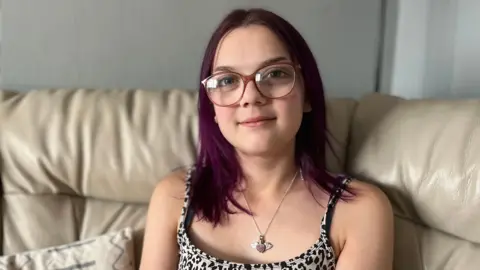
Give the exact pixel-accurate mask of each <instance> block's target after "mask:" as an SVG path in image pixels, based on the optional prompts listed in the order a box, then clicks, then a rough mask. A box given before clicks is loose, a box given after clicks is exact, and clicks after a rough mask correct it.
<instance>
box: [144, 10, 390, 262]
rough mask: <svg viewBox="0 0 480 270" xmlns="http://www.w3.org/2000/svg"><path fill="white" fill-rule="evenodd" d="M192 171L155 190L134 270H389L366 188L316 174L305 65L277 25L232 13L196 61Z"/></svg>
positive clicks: (317, 141) (318, 104) (287, 28)
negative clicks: (197, 83) (197, 138)
mask: <svg viewBox="0 0 480 270" xmlns="http://www.w3.org/2000/svg"><path fill="white" fill-rule="evenodd" d="M198 110H199V111H198V113H199V128H200V143H199V147H200V149H199V154H198V159H197V162H196V164H195V165H194V166H193V167H191V168H189V169H186V170H177V171H174V172H173V173H171V174H170V175H168V176H167V177H166V178H165V179H162V180H161V181H160V182H159V184H158V186H157V187H156V189H155V191H154V193H153V195H152V198H151V202H150V206H149V211H148V217H147V224H146V229H145V240H144V247H143V252H142V258H141V270H166V269H181V270H187V269H188V270H190V269H340V270H352V269H355V270H363V269H365V270H380V269H381V270H388V269H392V262H393V215H392V210H391V207H390V204H389V201H388V199H387V198H386V196H385V195H384V194H383V193H382V192H381V191H380V190H379V189H377V188H375V187H374V186H371V185H368V184H365V183H362V182H360V181H357V180H353V179H350V178H349V177H347V176H343V175H333V174H331V173H329V172H327V170H326V167H325V148H326V146H327V145H328V143H327V135H326V123H325V122H326V117H325V100H324V93H323V89H322V81H321V78H320V75H319V71H318V69H317V65H316V63H315V59H314V57H313V55H312V52H311V51H310V49H309V47H308V45H307V44H306V42H305V41H304V39H303V38H302V37H301V35H300V34H299V33H298V32H297V31H296V30H295V29H294V27H293V26H292V25H290V24H289V23H288V22H287V21H285V20H284V19H282V18H281V17H279V16H277V15H276V14H274V13H272V12H269V11H266V10H261V9H252V10H235V11H233V12H231V13H230V14H229V15H228V16H227V17H226V18H225V19H224V20H223V22H222V23H221V24H220V25H219V26H218V28H217V30H216V31H215V33H214V34H213V36H212V38H211V40H210V42H209V44H208V47H207V49H206V52H205V57H204V60H203V63H202V68H201V84H200V92H199V108H198Z"/></svg>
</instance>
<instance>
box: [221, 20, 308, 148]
mask: <svg viewBox="0 0 480 270" xmlns="http://www.w3.org/2000/svg"><path fill="white" fill-rule="evenodd" d="M279 63H291V64H295V63H293V62H292V59H291V58H290V56H289V53H288V52H287V50H286V48H285V47H284V45H283V44H282V42H281V41H280V40H279V39H278V38H277V36H276V35H275V34H274V33H273V32H271V31H270V30H269V29H268V28H266V27H264V26H257V25H252V26H247V27H241V28H237V29H235V30H233V31H231V32H230V33H228V34H227V35H226V36H225V37H224V38H223V39H222V41H221V42H220V44H219V46H218V49H217V53H216V57H215V60H214V64H213V69H212V70H213V72H212V74H218V73H220V72H225V71H233V72H237V73H240V74H242V75H244V76H246V75H250V74H253V73H254V72H256V71H258V69H260V68H262V67H264V66H265V64H279ZM277 67H278V66H277ZM277 67H275V69H269V68H266V69H263V70H264V71H265V72H264V75H261V76H260V77H262V78H265V83H264V84H263V85H264V86H262V87H261V88H262V89H263V91H265V92H267V91H266V90H265V89H268V91H277V90H276V89H280V87H288V89H292V91H291V92H289V94H288V95H286V96H284V97H282V98H278V99H269V98H266V97H264V96H262V95H261V93H260V92H259V89H258V88H257V86H256V84H255V82H254V80H253V81H250V82H248V84H246V85H243V87H245V92H244V94H243V96H241V98H240V99H239V100H238V102H237V103H235V105H232V106H218V105H214V109H215V115H216V121H217V123H218V125H219V128H220V130H221V132H222V134H223V136H224V137H225V138H226V139H227V140H228V141H229V142H230V143H231V144H232V145H233V146H234V147H235V148H236V149H237V151H238V152H240V153H242V154H244V155H267V154H275V153H277V152H278V151H284V150H286V149H289V148H290V147H293V146H294V142H295V135H296V133H297V131H298V129H299V128H300V124H301V121H302V116H303V113H304V112H305V111H308V110H309V109H310V108H309V105H308V104H306V103H305V102H304V88H303V79H302V78H301V75H300V72H299V69H298V68H297V69H296V73H295V82H294V83H292V84H290V85H288V84H286V83H285V82H288V78H289V76H293V70H291V71H289V70H288V69H282V68H281V69H278V68H277ZM283 67H288V66H285V65H284V66H283ZM289 73H292V74H289ZM257 78H258V76H257ZM269 78H271V79H272V80H273V82H274V83H270V82H271V81H269V80H270V79H269ZM239 81H240V80H232V77H228V78H225V77H223V78H221V80H216V82H215V83H216V85H220V84H221V85H233V84H235V83H237V84H242V83H241V82H239ZM282 83H283V84H282ZM243 87H242V89H243ZM240 91H241V90H240ZM238 97H240V95H238ZM258 120H260V121H258Z"/></svg>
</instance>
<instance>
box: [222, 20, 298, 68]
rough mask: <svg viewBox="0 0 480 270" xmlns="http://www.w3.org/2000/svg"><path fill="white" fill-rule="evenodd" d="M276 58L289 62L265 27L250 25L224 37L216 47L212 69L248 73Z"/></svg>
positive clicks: (279, 44)
mask: <svg viewBox="0 0 480 270" xmlns="http://www.w3.org/2000/svg"><path fill="white" fill-rule="evenodd" d="M278 57H284V58H286V59H288V60H290V56H289V54H288V51H287V49H286V48H285V46H284V44H283V43H282V42H281V41H280V39H279V38H278V37H277V36H276V35H275V34H274V33H273V32H272V31H271V30H270V29H268V28H267V27H265V26H259V25H250V26H247V27H240V28H237V29H235V30H233V31H231V32H230V33H228V34H227V35H225V37H224V38H223V39H222V40H221V41H220V43H219V45H218V48H217V53H216V56H215V61H214V63H213V68H214V69H215V68H216V67H219V66H227V67H231V68H232V69H235V70H236V71H239V72H246V73H248V72H253V71H254V70H255V69H256V68H258V67H259V66H260V65H261V64H262V63H263V62H265V61H267V60H269V59H273V58H278Z"/></svg>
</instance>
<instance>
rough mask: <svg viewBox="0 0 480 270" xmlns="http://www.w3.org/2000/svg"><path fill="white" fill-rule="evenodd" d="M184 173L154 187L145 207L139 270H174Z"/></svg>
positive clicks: (176, 260) (175, 174) (163, 180)
mask: <svg viewBox="0 0 480 270" xmlns="http://www.w3.org/2000/svg"><path fill="white" fill-rule="evenodd" d="M184 177H185V173H184V172H182V171H178V172H174V173H172V174H170V175H169V176H167V177H165V178H164V179H162V180H161V181H160V183H159V184H158V185H157V186H156V187H155V190H154V191H153V194H152V197H151V199H150V204H149V207H148V213H147V221H146V225H145V234H144V240H143V249H142V258H141V261H140V270H173V269H177V264H178V245H177V237H176V236H177V228H178V220H179V218H180V215H181V211H182V207H183V199H184V197H185V181H184Z"/></svg>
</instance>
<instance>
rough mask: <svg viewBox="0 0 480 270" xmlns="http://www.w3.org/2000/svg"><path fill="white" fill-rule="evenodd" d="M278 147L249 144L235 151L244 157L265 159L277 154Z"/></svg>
mask: <svg viewBox="0 0 480 270" xmlns="http://www.w3.org/2000/svg"><path fill="white" fill-rule="evenodd" d="M279 150H280V149H279V147H275V146H273V145H268V144H250V145H245V146H242V147H237V151H238V152H239V153H241V154H243V155H246V156H258V157H265V156H271V155H273V154H278V152H279Z"/></svg>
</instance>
